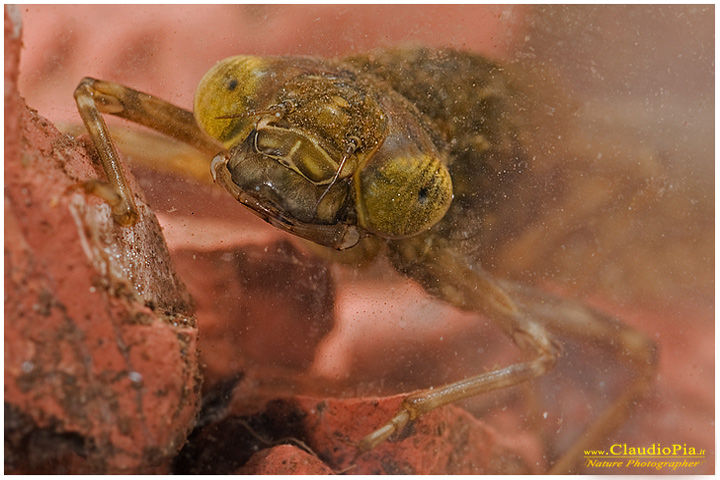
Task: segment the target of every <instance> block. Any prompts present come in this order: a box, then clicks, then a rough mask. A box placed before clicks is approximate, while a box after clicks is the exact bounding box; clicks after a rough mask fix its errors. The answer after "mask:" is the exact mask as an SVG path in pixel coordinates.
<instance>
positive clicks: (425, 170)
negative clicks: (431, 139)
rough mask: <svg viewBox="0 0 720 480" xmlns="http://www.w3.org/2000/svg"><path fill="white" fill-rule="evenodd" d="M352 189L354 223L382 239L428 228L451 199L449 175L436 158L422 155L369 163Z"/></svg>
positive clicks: (406, 235)
mask: <svg viewBox="0 0 720 480" xmlns="http://www.w3.org/2000/svg"><path fill="white" fill-rule="evenodd" d="M356 188H357V191H356V199H357V211H358V220H359V222H358V223H359V224H360V226H362V227H363V228H365V229H366V230H368V231H370V232H372V233H375V234H377V235H379V236H381V237H384V238H403V237H408V236H412V235H416V234H418V233H420V232H423V231H425V230H427V229H429V228H430V227H432V226H433V225H435V224H436V223H437V222H438V221H440V219H441V218H442V217H443V216H444V215H445V213H446V212H447V210H448V208H450V203H451V202H452V197H453V194H452V181H451V178H450V172H449V171H448V170H447V168H446V167H445V165H443V164H442V162H440V160H439V159H438V158H436V157H434V156H432V155H423V154H418V155H412V156H393V157H390V158H386V159H380V158H376V159H373V160H371V161H370V162H369V163H368V165H366V166H365V168H364V169H363V170H362V172H361V173H360V176H359V182H358V183H357V186H356Z"/></svg>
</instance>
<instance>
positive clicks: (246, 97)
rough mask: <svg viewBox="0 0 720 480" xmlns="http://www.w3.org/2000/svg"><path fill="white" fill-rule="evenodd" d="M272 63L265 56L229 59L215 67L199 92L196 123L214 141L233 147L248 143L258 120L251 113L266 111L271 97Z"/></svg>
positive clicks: (197, 94) (197, 92)
mask: <svg viewBox="0 0 720 480" xmlns="http://www.w3.org/2000/svg"><path fill="white" fill-rule="evenodd" d="M269 68H270V64H269V63H268V62H267V61H266V60H264V59H262V58H261V57H254V56H244V55H242V56H237V57H230V58H226V59H225V60H223V61H221V62H220V63H218V64H217V65H215V66H214V67H213V68H211V69H210V70H209V71H208V72H207V73H206V74H205V76H204V77H203V79H202V80H201V81H200V85H199V86H198V88H197V91H196V93H195V105H194V110H195V120H196V121H197V123H198V125H200V127H201V128H202V129H203V130H204V131H205V132H206V133H207V134H208V135H210V136H211V137H212V138H215V139H217V140H219V141H220V142H222V143H223V144H224V145H226V146H229V145H231V144H232V143H235V142H237V141H238V139H239V140H244V138H246V137H247V135H248V134H249V133H250V131H251V130H252V127H253V123H254V121H255V119H254V118H252V117H251V116H248V115H247V114H248V113H249V112H252V111H255V110H258V109H262V107H263V105H262V104H263V103H264V102H265V101H267V99H265V98H264V97H266V96H268V93H267V92H266V90H268V88H267V87H268V85H267V81H266V80H265V79H266V77H267V75H266V73H267V71H268V69H269Z"/></svg>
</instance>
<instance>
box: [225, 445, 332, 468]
mask: <svg viewBox="0 0 720 480" xmlns="http://www.w3.org/2000/svg"><path fill="white" fill-rule="evenodd" d="M333 473H334V472H333V471H332V470H330V469H329V468H328V467H327V466H326V465H325V464H323V463H322V461H320V460H319V459H318V458H317V457H316V456H313V455H311V454H310V453H308V452H306V451H305V450H303V449H301V448H298V447H295V446H292V445H279V446H277V447H273V448H270V449H266V450H261V451H260V452H258V453H256V454H255V455H253V457H252V458H251V459H250V461H249V462H248V463H246V464H245V466H243V467H242V468H241V469H239V470H238V471H237V474H239V475H332V474H333Z"/></svg>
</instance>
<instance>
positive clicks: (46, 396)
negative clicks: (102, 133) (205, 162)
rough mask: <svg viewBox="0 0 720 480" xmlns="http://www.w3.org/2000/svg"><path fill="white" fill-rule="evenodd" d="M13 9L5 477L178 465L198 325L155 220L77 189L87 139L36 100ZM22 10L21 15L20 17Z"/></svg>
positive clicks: (195, 398) (193, 405) (195, 380)
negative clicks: (119, 218)
mask: <svg viewBox="0 0 720 480" xmlns="http://www.w3.org/2000/svg"><path fill="white" fill-rule="evenodd" d="M13 8H14V7H6V14H5V36H6V37H5V38H6V43H5V48H6V52H7V51H8V49H9V50H10V52H9V53H10V54H9V55H8V54H6V57H5V58H6V70H5V71H6V79H8V78H9V80H10V81H6V90H5V92H6V98H5V108H6V110H5V119H6V130H5V133H6V135H5V147H6V148H5V310H4V313H5V362H4V364H5V426H6V428H5V448H6V450H5V452H6V456H5V472H6V473H139V472H145V473H148V472H153V471H156V472H159V471H164V470H167V460H168V458H170V457H172V456H173V455H174V453H175V452H176V451H177V449H178V448H179V447H180V446H181V445H182V443H183V441H184V439H185V436H186V435H187V433H188V431H189V429H190V428H191V426H192V424H193V420H194V416H195V413H196V411H197V407H198V403H199V394H200V388H199V387H200V378H199V371H198V364H197V329H196V327H195V319H194V317H193V316H192V313H191V303H190V298H189V296H188V294H187V291H186V290H185V288H184V286H183V284H182V282H180V281H179V279H178V278H177V276H176V275H175V273H174V271H173V269H172V265H171V262H170V259H169V256H168V252H167V247H166V246H165V244H164V241H163V239H162V235H161V233H160V227H159V225H158V223H157V220H156V219H155V218H154V216H153V215H152V214H151V213H150V212H149V210H148V209H147V206H145V205H144V204H143V203H142V202H141V204H140V211H141V217H142V218H141V220H140V222H139V223H138V224H137V225H135V226H134V227H132V228H125V229H123V228H121V227H119V226H117V225H116V224H115V223H114V222H113V220H112V218H111V217H110V215H109V209H108V207H107V206H106V205H104V204H102V202H100V201H99V200H98V199H96V198H89V197H87V196H85V195H84V194H82V193H80V191H79V190H77V189H74V188H72V187H73V186H75V185H77V184H78V182H80V181H83V180H87V179H91V178H96V177H98V175H99V174H98V172H97V171H96V169H95V167H94V166H93V162H92V161H91V159H90V156H89V155H88V153H87V152H86V150H85V148H84V146H83V144H81V143H79V142H76V141H73V140H71V139H70V138H68V137H67V136H64V135H62V134H60V133H59V132H58V131H57V130H56V129H55V128H54V127H53V126H52V125H51V124H50V123H49V122H47V121H46V120H44V119H43V118H42V117H40V116H39V115H38V114H37V113H36V112H34V111H32V110H30V109H28V108H27V107H25V105H24V103H23V101H22V99H21V98H20V97H19V95H18V93H17V91H16V90H15V89H14V88H13V87H14V85H15V83H16V82H15V78H16V75H17V71H18V70H17V58H18V49H19V46H20V42H19V37H18V36H17V35H18V31H17V28H16V27H17V25H16V24H13V22H12V20H11V19H10V16H9V15H8V9H10V10H12V9H13ZM11 15H15V16H17V12H15V13H14V14H11Z"/></svg>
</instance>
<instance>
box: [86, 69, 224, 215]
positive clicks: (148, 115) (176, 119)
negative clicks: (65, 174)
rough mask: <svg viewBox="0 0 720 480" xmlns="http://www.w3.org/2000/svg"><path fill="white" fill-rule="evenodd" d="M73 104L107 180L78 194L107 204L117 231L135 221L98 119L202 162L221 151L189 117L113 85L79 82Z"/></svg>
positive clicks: (117, 164) (132, 206) (106, 133)
mask: <svg viewBox="0 0 720 480" xmlns="http://www.w3.org/2000/svg"><path fill="white" fill-rule="evenodd" d="M75 101H76V103H77V106H78V111H79V112H80V116H81V117H82V119H83V123H84V124H85V128H87V130H88V132H89V133H90V138H91V139H92V142H93V145H94V147H95V150H96V152H97V154H98V156H99V157H100V163H101V165H102V167H103V171H104V172H105V176H106V178H107V183H103V182H99V181H89V182H86V183H85V184H84V188H85V190H86V191H87V192H88V193H92V194H94V195H98V196H99V197H101V198H103V199H104V200H105V201H106V202H108V204H110V207H111V208H112V212H113V216H114V217H115V220H116V221H117V222H118V223H120V224H121V225H132V224H134V223H135V222H136V221H137V218H138V213H137V207H136V206H135V201H134V200H133V195H132V191H131V189H130V187H129V186H128V183H127V180H126V179H125V174H124V172H123V167H122V165H121V162H120V156H119V155H118V152H117V149H116V148H115V144H114V143H113V141H112V137H111V136H110V131H109V130H108V127H107V124H106V123H105V120H104V119H103V117H102V115H101V113H109V114H112V115H116V116H118V117H121V118H125V119H127V120H130V121H132V122H135V123H139V124H141V125H145V126H146V127H149V128H152V129H153V130H157V131H158V132H161V133H164V134H166V135H168V136H170V137H172V138H175V139H177V140H180V141H183V142H185V143H187V144H189V145H191V146H193V147H195V148H197V149H198V150H200V151H201V152H203V153H205V154H206V155H207V156H208V159H209V158H211V156H212V155H214V154H216V153H218V152H220V151H222V150H223V147H222V146H221V145H220V144H218V143H217V142H215V141H214V140H212V139H210V138H209V137H208V136H207V135H206V134H205V133H204V132H203V131H202V130H200V128H199V127H198V125H197V123H196V122H195V117H194V116H193V114H192V112H189V111H187V110H184V109H182V108H180V107H176V106H175V105H172V104H171V103H168V102H166V101H164V100H160V99H158V98H155V97H153V96H151V95H148V94H146V93H142V92H138V91H137V90H133V89H131V88H128V87H124V86H122V85H118V84H116V83H110V82H104V81H102V80H95V79H93V78H84V79H83V80H82V81H81V82H80V84H79V85H78V87H77V88H76V89H75Z"/></svg>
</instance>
